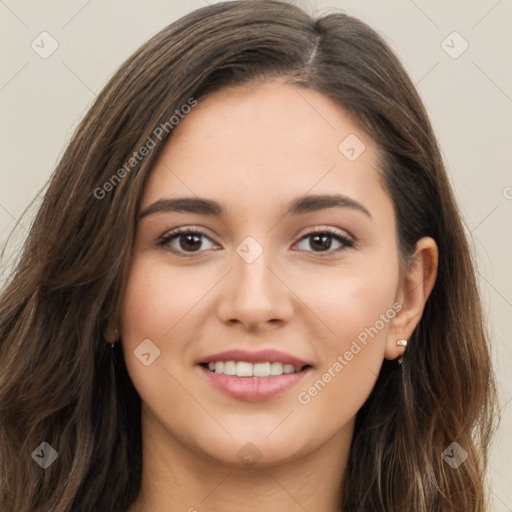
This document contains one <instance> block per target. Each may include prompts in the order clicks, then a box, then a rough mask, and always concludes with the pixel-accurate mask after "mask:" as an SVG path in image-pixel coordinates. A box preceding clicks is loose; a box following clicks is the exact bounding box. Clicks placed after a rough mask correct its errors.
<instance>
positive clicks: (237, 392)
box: [199, 365, 311, 402]
mask: <svg viewBox="0 0 512 512" xmlns="http://www.w3.org/2000/svg"><path fill="white" fill-rule="evenodd" d="M199 369H200V370H201V371H202V372H203V374H204V375H205V376H206V378H207V379H208V380H209V381H210V383H211V384H212V385H213V386H214V387H215V388H217V389H218V390H219V391H222V392H223V393H225V394H226V395H229V396H231V397H233V398H237V399H239V400H246V401H249V402H257V401H260V400H269V399H271V398H274V397H276V396H278V395H280V394H281V393H284V392H285V391H287V390H288V389H290V388H292V387H293V386H295V385H297V384H298V383H299V382H300V381H301V380H302V379H303V378H304V377H305V376H306V375H307V374H308V373H309V371H310V370H311V367H308V368H306V369H304V370H302V371H300V372H296V373H288V374H286V373H284V374H283V375H275V376H272V377H237V376H236V375H224V374H222V373H214V372H211V371H210V370H209V369H208V368H205V367H204V366H201V365H199Z"/></svg>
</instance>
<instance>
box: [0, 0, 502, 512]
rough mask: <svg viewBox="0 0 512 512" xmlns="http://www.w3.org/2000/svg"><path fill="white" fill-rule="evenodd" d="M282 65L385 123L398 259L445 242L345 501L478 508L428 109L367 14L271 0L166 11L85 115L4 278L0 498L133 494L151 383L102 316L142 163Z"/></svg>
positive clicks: (380, 509) (466, 291) (10, 504)
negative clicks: (132, 371)
mask: <svg viewBox="0 0 512 512" xmlns="http://www.w3.org/2000/svg"><path fill="white" fill-rule="evenodd" d="M277 77H279V78H284V79H285V80H286V81H287V83H289V84H292V85H293V86H295V87H299V88H300V87H302V88H309V89H312V90H315V91H317V92H320V93H321V94H323V95H324V96H326V97H327V98H329V99H330V100H332V101H333V102H334V103H335V104H336V105H339V106H340V107H341V108H343V109H344V111H345V112H347V113H348V114H349V115H350V116H351V118H352V119H353V121H354V122H355V123H357V125H358V126H360V127H361V129H362V130H363V131H364V132H365V133H367V134H368V136H369V137H371V138H372V139H373V140H374V141H375V143H376V144H377V147H378V148H379V155H380V157H379V170H380V173H381V180H382V184H383V186H384V187H385V189H386V190H387V192H388V193H389V196H390V197H391V199H392V202H393V205H394V209H395V216H396V222H397V231H398V240H397V246H398V250H399V254H400V255H401V258H402V261H407V258H408V257H409V256H410V255H411V254H412V253H413V252H414V249H415V244H416V242H417V241H418V240H419V239H420V238H421V237H423V236H431V237H432V238H434V240H435V241H436V242H437V244H438V247H439V268H438V276H437V281H436V284H435V286H434V289H433V291H432V293H431V295H430V297H429V299H428V301H427V303H426V306H425V310H424V314H423V316H422V318H421V320H420V322H419V325H418V326H417V328H416V329H415V331H414V333H413V335H412V339H411V341H410V344H409V348H408V349H407V352H406V355H405V356H404V363H403V365H402V367H400V366H398V365H397V364H396V362H395V361H387V360H386V361H384V363H383V366H382V369H381V372H380V374H379V377H378V380H377V382H376V384H375V387H374V389H373V391H372V393H371V395H370V396H369V398H368V399H367V401H366V402H365V404H364V405H363V407H362V408H361V409H360V410H359V411H358V414H357V418H356V425H355V429H354V436H353V440H352V444H351V449H350V456H349V462H348V467H347V471H346V477H345V480H344V484H343V485H344V492H343V503H340V510H342V511H343V512H370V511H371V512H384V511H385V512H389V511H393V512H411V511H412V510H414V511H415V512H432V511H443V512H460V511H462V510H464V511H473V512H482V511H484V510H485V507H486V503H487V497H486V496H487V493H486V490H485V478H486V466H487V459H488V445H489V442H490V439H491V437H492V434H493V432H494V418H495V417H497V415H495V410H496V403H497V402H496V385H495V377H494V373H493V369H492V366H491V360H490V351H489V340H488V334H487V332H486V326H485V319H484V317H483V312H482V306H481V303H480V298H479V293H478V289H477V283H476V279H475V268H474V264H473V259H472V256H471V250H472V249H471V246H470V244H469V240H468V236H467V235H466V233H465V229H464V224H463V221H462V219H461V215H460V212H459V209H458V206H457V204H456V201H455V199H454V194H453V192H452V189H451V187H450V183H449V180H448V178H447V175H446V171H445V167H444V164H443V160H442V157H441V154H440V150H439V148H438V145H437V142H436V138H435V135H434V132H433V130H432V127H431V124H430V121H429V119H428V116H427V113H426V111H425V108H424V106H423V104H422V102H421V100H420V97H419V95H418V93H417V91H416V90H415V87H414V85H413V83H412V82H411V80H410V78H409V77H408V76H407V74H406V72H405V71H404V69H403V67H402V65H401V64H400V62H399V60H398V59H397V57H396V56H395V54H394V53H393V51H392V50H391V49H390V48H389V46H388V45H387V44H386V42H385V41H384V40H383V38H382V37H381V36H380V35H378V34H377V33H376V32H375V31H374V30H373V29H371V28H370V27H369V26H367V25H366V24H365V23H363V22H362V21H360V20H358V19H356V18H354V17H351V16H348V15H346V14H344V13H342V12H339V11H336V12H331V13H328V14H325V15H323V16H319V17H316V18H315V17H313V16H312V15H310V14H308V13H307V12H305V10H304V9H302V8H299V7H298V6H295V5H292V4H291V3H289V2H287V1H279V0H262V1H257V2H256V1H230V2H221V3H217V4H214V5H210V6H208V7H204V8H201V9H198V10H195V11H193V12H191V13H189V14H187V15H186V16H184V17H182V18H180V19H179V20H177V21H175V22H174V23H172V24H170V25H169V26H167V27H166V28H164V29H163V30H162V31H161V32H159V33H158V34H156V35H155V36H153V37H152V38H151V39H149V40H148V41H147V42H146V43H145V44H144V45H143V46H141V47H140V48H139V49H138V50H137V51H136V52H135V53H134V54H133V55H132V56H131V57H130V58H129V59H128V60H127V61H126V62H125V63H124V64H122V65H121V66H120V68H119V69H118V70H117V71H116V73H115V74H114V75H113V77H112V78H111V79H110V81H109V82H108V84H107V85H106V86H105V87H104V89H103V90H102V91H101V93H100V94H99V96H98V97H97V100H96V101H95V102H94V104H93V105H92V107H91V108H90V109H89V111H88V112H87V114H86V115H85V116H84V118H83V120H82V121H81V123H80V124H79V126H78V128H77V129H76V131H75V132H74V134H73V137H72V139H71V141H70V142H69V144H68V146H67V148H66V150H65V152H64V154H63V155H62V158H61V159H60V161H59V163H58V165H57V167H56V169H55V171H54V173H53V175H52V177H51V179H50V180H49V184H48V187H47V189H46V191H45V194H44V197H43V200H42V203H41V205H40V206H39V208H38V211H37V215H36V216H35V220H34V221H33V223H32V225H31V229H30V232H29V235H28V237H27V238H26V240H25V243H24V245H23V248H22V250H21V253H20V256H19V259H18V261H17V264H16V267H15V269H14V271H13V272H12V274H11V275H10V278H9V280H8V282H7V283H6V284H5V286H4V290H3V292H2V295H1V297H0V368H1V373H0V479H1V480H0V484H1V487H0V507H1V508H2V510H5V511H16V512H37V511H44V512H46V511H48V510H52V511H54V512H67V511H73V512H90V511H91V510H101V511H102V512H114V511H125V510H126V509H127V508H128V507H129V506H130V504H131V503H132V502H133V501H134V500H135V498H136V496H137V494H138V492H139V490H140V485H141V467H142V448H141V425H140V413H141V403H140V397H139V395H138V393H137V391H136V390H135V388H134V386H133V384H132V382H131V380H130V378H129V376H128V373H127V370H126V366H125V363H124V359H123V354H122V349H121V348H120V347H119V345H120V344H116V345H117V348H115V349H111V348H110V347H109V345H108V344H107V343H106V342H105V341H104V340H103V337H102V333H103V329H104V327H105V325H106V322H107V320H108V319H109V318H114V319H115V320H118V318H119V306H120V300H121V298H122V296H123V290H124V285H125V282H126V273H127V269H128V264H129V258H130V252H131V247H132V243H133V237H134V231H135V222H136V214H137V210H138V206H139V202H140V198H141V195H142V191H143V187H144V184H145V181H146V178H147V176H148V174H149V173H150V172H151V169H152V166H153V164H154V162H155V160H156V158H157V156H158V154H159V153H160V150H161V149H162V147H163V145H164V144H165V142H166V141H167V140H168V139H169V138H170V137H171V138H172V130H169V131H165V133H164V134H163V136H161V137H160V138H158V137H155V136H154V130H155V128H157V127H159V126H161V125H162V124H164V123H166V122H168V120H169V119H170V118H171V117H172V116H173V115H175V113H176V110H178V111H180V109H181V108H182V107H183V105H186V104H187V103H188V102H189V101H190V99H191V98H193V99H195V100H196V101H199V102H200V100H201V97H203V96H204V95H206V94H207V93H209V92H212V91H215V90H218V89H220V88H222V87H224V86H232V85H239V84H240V85H241V84H246V83H248V82H250V81H252V80H260V79H261V80H267V79H272V78H277ZM149 137H152V140H153V142H154V147H152V148H151V150H150V151H148V152H147V154H146V155H145V156H144V157H143V158H137V159H135V160H133V161H132V160H131V158H132V157H133V155H135V154H136V153H137V152H138V150H139V149H140V148H141V147H142V146H144V145H145V144H146V143H147V141H148V138H149ZM126 162H130V166H129V167H126ZM123 166H124V167H123ZM122 168H124V169H125V172H121V169H122ZM114 175H117V177H118V178H119V179H116V181H115V183H113V182H112V179H113V177H114ZM107 183H110V185H111V186H108V185H106V184H107ZM98 190H100V191H101V192H98ZM111 350H113V351H114V353H113V361H114V363H113V364H111V354H110V353H109V352H110V351H111ZM42 442H47V443H48V444H49V445H51V447H53V448H54V449H55V450H56V451H57V452H58V459H57V460H56V462H55V463H53V464H52V465H51V466H49V467H48V468H47V469H44V470H43V469H42V468H41V467H40V466H39V465H38V464H36V463H35V462H34V461H33V460H32V457H31V454H32V453H33V452H34V450H36V448H38V447H39V446H40V444H41V443H42ZM453 442H456V443H458V444H459V445H460V446H461V447H462V448H463V449H464V450H465V452H467V454H468V457H467V459H466V460H465V462H464V463H463V464H462V465H460V466H459V467H458V468H457V469H454V468H451V467H450V466H449V465H448V464H447V463H446V462H445V461H444V460H443V458H442V453H443V452H444V451H445V449H446V448H447V447H449V446H450V445H451V443H453Z"/></svg>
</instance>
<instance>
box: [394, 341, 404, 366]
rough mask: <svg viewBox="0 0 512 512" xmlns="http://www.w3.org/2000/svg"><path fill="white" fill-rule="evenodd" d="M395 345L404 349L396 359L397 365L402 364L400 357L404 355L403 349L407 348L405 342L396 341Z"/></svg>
mask: <svg viewBox="0 0 512 512" xmlns="http://www.w3.org/2000/svg"><path fill="white" fill-rule="evenodd" d="M396 344H397V345H399V346H401V347H404V348H403V349H402V352H401V353H400V356H399V358H398V364H402V356H403V355H404V352H405V349H406V348H407V340H398V341H397V342H396Z"/></svg>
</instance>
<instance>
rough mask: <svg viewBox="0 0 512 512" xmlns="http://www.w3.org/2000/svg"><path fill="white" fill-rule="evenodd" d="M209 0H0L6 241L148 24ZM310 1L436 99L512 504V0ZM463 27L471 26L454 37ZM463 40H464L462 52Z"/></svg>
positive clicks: (498, 451)
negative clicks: (482, 318) (491, 374)
mask: <svg viewBox="0 0 512 512" xmlns="http://www.w3.org/2000/svg"><path fill="white" fill-rule="evenodd" d="M206 3H213V2H206V1H205V0H194V1H190V2H186V3H185V2H179V1H177V0H165V1H164V0H150V1H146V2H142V1H140V2H136V1H134V0H129V1H126V0H125V1H123V2H121V1H114V0H102V1H99V0H88V1H87V0H66V1H63V0H51V1H46V2H40V3H37V2H31V1H30V2H29V1H26V0H0V47H1V48H2V53H1V57H0V58H1V66H0V109H1V123H0V130H1V131H0V144H1V166H0V243H1V244H2V246H3V243H4V242H5V240H6V238H7V235H8V233H9V232H10V231H11V229H12V228H13V227H14V225H15V223H16V220H17V219H19V218H20V216H21V214H22V213H23V211H24V209H25V208H26V207H27V206H28V204H29V202H30V201H31V199H32V198H33V197H34V196H35V195H36V193H37V192H38V191H39V190H40V189H41V187H43V186H44V184H45V181H46V180H47V179H48V177H49V176H50V173H51V172H52V169H53V167H54V166H55V164H56V162H57V160H58V158H59V156H60V155H61V153H62V151H63V149H64V147H65V144H66V143H67V141H68V140H69V137H70V135H71V133H72V130H73V129H74V128H75V126H76V125H77V123H78V121H79V120H80V118H81V116H82V115H83V113H84V112H85V111H86V109H87V108H88V106H89V105H90V104H91V102H92V101H93V100H94V97H95V95H96V94H97V93H98V92H99V90H100V89H101V87H102V86H103V85H104V84H105V83H106V81H107V80H108V78H109V77H110V76H111V75H112V74H113V72H114V71H115V69H116V68H117V67H118V66H119V65H120V64H121V63H122V62H123V61H124V60H125V59H126V58H127V57H128V56H129V55H130V54H131V53H132V51H134V50H135V49H136V48H137V47H138V46H139V45H140V44H141V43H142V42H143V41H145V40H146V39H148V38H149V37H150V36H151V35H153V34H154V33H156V32H158V31H159V30H160V29H161V28H163V27H164V26H165V25H167V24H169V23H171V22H172V21H173V20H175V19H177V18H178V17H180V16H181V15H183V14H185V13H186V12H189V11H191V10H193V9H195V8H198V7H202V6H204V5H206ZM300 5H303V6H305V7H306V8H307V9H308V10H309V11H311V12H313V11H315V10H316V11H317V12H319V13H320V12H321V13H323V12H326V11H327V10H329V9H330V8H341V9H342V10H344V11H346V12H347V13H349V14H354V15H356V16H359V17H361V18H362V19H363V20H364V21H366V22H368V23H370V24H371V25H372V26H373V27H374V28H376V29H377V30H378V31H379V32H381V33H382V34H384V36H385V38H386V39H387V41H388V42H389V43H390V44H391V46H392V47H393V48H394V50H395V51H396V52H397V53H398V55H399V56H400V57H401V59H402V61H403V62H404V64H405V66H406V68H407V70H408V71H409V73H410V75H411V77H412V78H413V80H414V82H415V83H416V84H417V87H418V89H419V92H420V94H421V96H422V98H423V99H424V101H425V103H426V106H427V109H428V111H429V113H430V116H431V119H432V121H433V124H434V128H435V129H436V132H437V134H438V137H439V141H440V144H441V147H442V150H443V154H444V156H445V159H446V162H447V166H448V170H449V172H450V176H451V179H452V182H453V186H454V188H455V191H456V194H457V197H458V198H459V201H460V204H461V206H462V210H463V213H464V215H465V218H466V222H467V228H468V231H469V232H471V235H472V237H473V239H474V244H475V251H476V254H477V257H478V264H479V271H480V275H481V284H482V293H483V297H484V300H485V304H486V310H487V311H488V315H489V325H490V329H491V332H492V336H493V355H494V357H495V360H496V367H497V372H498V378H499V382H500V393H501V398H500V401H501V404H502V406H503V419H502V424H501V427H500V432H499V436H498V437H497V439H496V441H495V445H494V449H493V457H492V482H491V484H490V487H491V490H492V495H493V500H494V508H493V510H495V511H497V512H504V511H512V485H511V483H512V482H511V478H510V475H511V474H512V461H511V455H512V443H511V440H510V435H511V432H512V428H511V425H512V422H511V420H512V405H510V404H509V402H510V401H511V400H512V377H511V375H510V371H507V369H508V368H510V367H511V365H512V346H511V344H510V332H511V328H510V318H511V316H512V279H511V272H510V268H509V265H510V262H511V261H512V241H511V236H512V229H511V225H512V222H511V220H512V173H511V160H512V156H511V151H510V146H511V143H512V138H511V132H512V129H511V126H512V124H511V121H512V69H511V65H510V63H511V49H512V31H511V30H510V26H511V22H512V2H511V0H481V1H462V0H452V1H450V2H446V1H444V0H435V1H426V0H415V1H413V0H393V1H388V2H382V1H379V0H371V1H369V0H366V1H364V2H362V1H356V0H353V1H348V0H347V1H345V0H338V1H336V0H332V1H331V2H327V1H323V0H322V1H313V0H310V1H307V0H303V1H302V2H300ZM43 31H46V32H48V33H49V34H50V35H51V37H53V38H54V39H55V40H56V41H57V43H58V48H57V50H56V51H55V52H54V53H53V54H52V55H50V56H49V57H48V58H46V59H43V58H41V57H40V56H39V55H38V53H36V51H34V50H33V49H32V47H31V44H32V41H34V40H35V43H34V44H36V43H38V41H40V37H38V36H39V35H40V34H41V32H43ZM454 31H457V32H458V33H459V34H460V36H461V37H462V39H461V38H459V36H453V35H451V36H450V37H448V36H449V35H450V34H452V33H453V32H454ZM447 37H448V39H446V38H447ZM445 39H446V42H445V43H444V45H443V43H442V42H443V41H444V40H445ZM464 41H466V42H467V44H468V45H469V46H468V48H467V50H466V51H465V52H464V53H462V54H461V55H460V56H458V57H457V58H452V56H455V55H456V54H457V53H458V52H460V50H462V49H463V48H464V46H465V42H464ZM39 44H40V45H41V43H39ZM443 46H444V48H445V49H446V50H448V51H449V52H451V53H452V56H450V55H449V54H448V53H447V52H446V51H445V49H443ZM449 47H451V48H449ZM45 48H46V49H48V48H50V40H49V39H47V40H46V44H45ZM36 204H37V203H36ZM30 219H31V215H30V213H29V214H28V215H27V216H25V217H24V218H23V219H22V220H21V225H20V226H19V229H18V230H17V231H16V235H15V236H14V237H13V239H12V240H13V243H12V244H10V245H9V247H10V250H9V251H8V252H7V255H6V256H4V258H3V260H2V261H1V267H0V268H1V274H0V279H2V276H4V277H5V275H7V274H8V273H9V270H10V268H11V265H12V263H13V261H14V260H15V256H16V252H15V248H16V244H19V243H20V242H21V241H22V240H23V236H24V235H25V234H26V228H27V227H28V226H29V225H30ZM419 441H420V440H419Z"/></svg>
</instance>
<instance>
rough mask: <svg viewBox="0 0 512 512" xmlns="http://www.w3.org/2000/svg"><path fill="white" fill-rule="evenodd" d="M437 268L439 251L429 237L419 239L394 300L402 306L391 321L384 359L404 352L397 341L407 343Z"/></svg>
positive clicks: (435, 275) (419, 315)
mask: <svg viewBox="0 0 512 512" xmlns="http://www.w3.org/2000/svg"><path fill="white" fill-rule="evenodd" d="M437 268H438V248H437V244H436V242H435V241H434V239H433V238H431V237H424V238H421V239H420V240H419V241H418V242H417V244H416V250H415V252H414V254H413V256H412V258H411V260H410V263H409V266H408V268H407V269H406V270H405V274H404V275H403V276H402V278H401V282H400V285H399V288H398V290H397V296H396V300H397V302H399V303H400V304H401V305H402V309H401V310H400V312H399V313H398V314H397V315H396V316H395V318H393V320H392V322H391V325H390V328H389V331H388V335H387V338H386V347H385V351H384V357H385V358H386V359H395V358H397V357H399V356H400V355H401V353H402V351H403V347H401V346H399V345H397V344H396V342H397V340H401V339H405V340H409V339H410V337H411V336H412V333H413V331H414V329H415V328H416V326H417V325H418V323H419V322H420V319H421V317H422V315H423V310H424V308H425V304H426V302H427V299H428V297H429V295H430V292H431V291H432V289H433V288H434V284H435V282H436V277H437Z"/></svg>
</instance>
